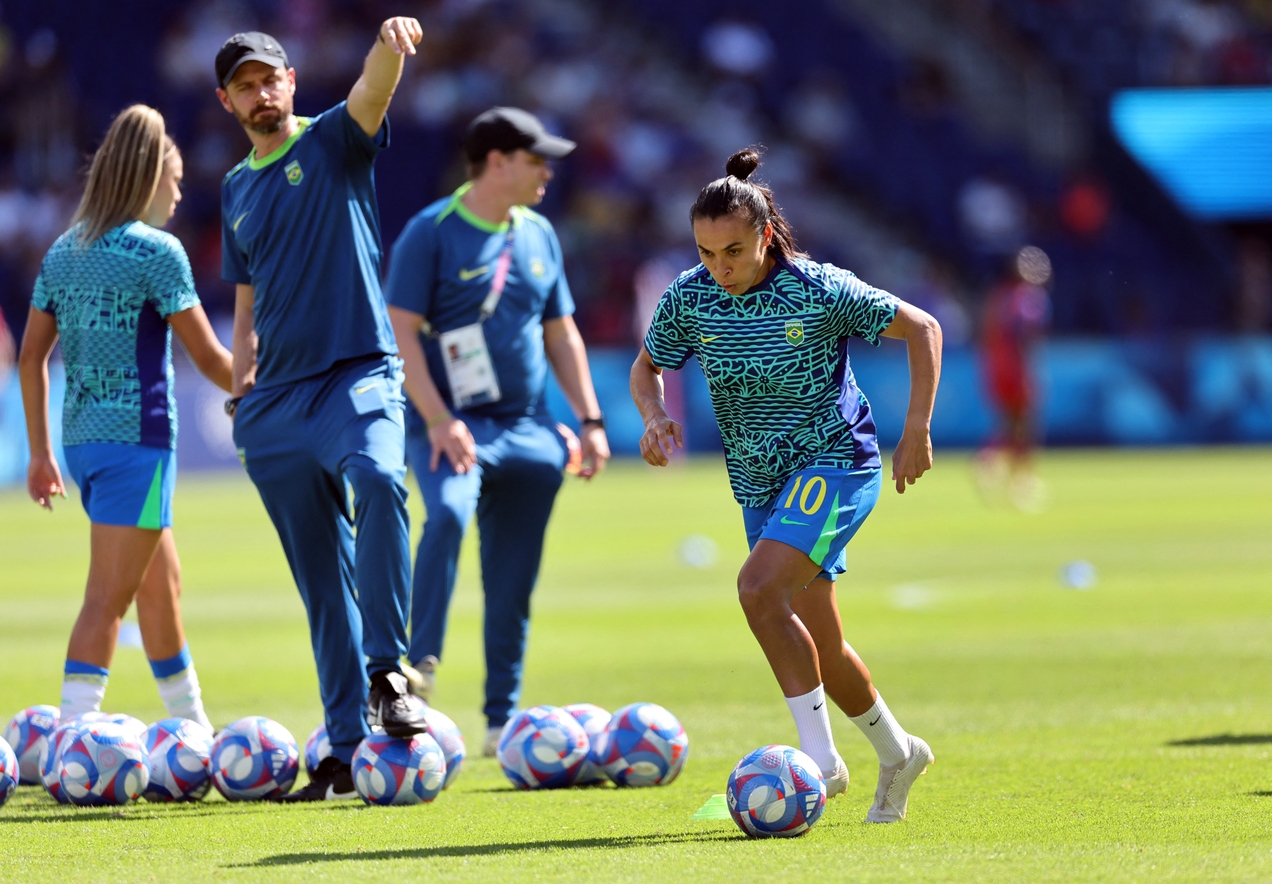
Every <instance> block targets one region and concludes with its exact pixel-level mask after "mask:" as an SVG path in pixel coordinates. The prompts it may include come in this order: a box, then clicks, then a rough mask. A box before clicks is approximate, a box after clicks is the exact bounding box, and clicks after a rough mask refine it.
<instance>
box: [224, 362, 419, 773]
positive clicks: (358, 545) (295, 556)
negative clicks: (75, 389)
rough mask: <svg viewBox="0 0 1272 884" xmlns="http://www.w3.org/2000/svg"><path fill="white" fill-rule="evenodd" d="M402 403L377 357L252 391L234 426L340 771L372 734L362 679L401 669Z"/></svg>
mask: <svg viewBox="0 0 1272 884" xmlns="http://www.w3.org/2000/svg"><path fill="white" fill-rule="evenodd" d="M403 404H404V400H403V397H402V370H401V361H400V360H398V359H397V358H396V357H392V356H382V357H373V358H370V359H365V360H357V361H351V362H346V363H342V364H339V365H337V366H335V367H333V368H332V369H331V370H330V371H328V372H326V373H325V374H322V375H318V376H317V377H313V378H306V379H305V380H302V381H298V382H297V383H294V384H288V385H285V386H279V387H271V388H269V389H266V390H254V391H253V392H251V393H250V394H248V396H247V397H246V398H245V399H244V400H243V401H242V402H241V403H240V404H239V409H238V413H237V414H236V415H235V418H234V442H235V445H237V446H238V450H239V455H240V457H242V458H243V464H244V466H245V467H246V468H247V473H248V475H249V476H250V477H251V479H252V482H253V483H255V485H256V488H257V491H259V492H260V495H261V500H262V501H263V502H264V503H265V509H266V510H267V511H268V512H269V516H270V518H271V519H272V520H273V522H274V527H275V528H276V529H277V530H278V538H279V540H281V541H282V544H283V551H284V552H285V553H286V555H287V562H288V564H289V565H291V571H292V576H293V577H294V578H295V580H296V586H297V588H298V589H299V590H300V597H301V599H302V600H303V601H304V603H305V610H306V611H307V612H308V614H309V632H310V638H311V639H312V641H313V649H314V660H315V662H316V663H317V665H318V688H319V691H320V692H321V694H322V703H323V707H324V708H325V709H326V721H327V733H328V736H329V738H330V739H331V747H332V753H333V754H334V755H335V756H336V757H337V758H340V759H341V760H342V761H346V762H347V761H349V760H350V758H352V756H353V751H354V749H356V748H357V745H358V743H359V742H361V741H362V738H363V737H364V736H366V734H367V725H366V718H365V714H366V697H367V674H368V673H369V672H376V671H378V670H381V669H397V668H398V662H399V660H400V659H401V656H402V654H403V653H404V652H405V651H406V606H407V603H408V586H409V583H410V576H411V571H410V568H411V564H410V556H411V550H410V526H409V521H408V516H407V511H406V496H407V491H406V484H405V481H406V463H405V434H404V430H403V410H402V409H403ZM346 483H347V484H346ZM349 488H351V489H352V491H353V505H352V509H351V507H350V502H349V493H348V489H349ZM355 532H356V542H355Z"/></svg>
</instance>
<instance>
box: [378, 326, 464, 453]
mask: <svg viewBox="0 0 1272 884" xmlns="http://www.w3.org/2000/svg"><path fill="white" fill-rule="evenodd" d="M389 321H390V322H392V323H393V335H394V337H396V338H397V342H398V355H399V356H401V357H402V370H403V372H404V373H405V375H406V395H407V396H410V397H411V403H412V404H413V405H414V406H415V410H416V411H418V412H419V413H420V417H422V418H423V419H424V426H425V427H426V428H427V431H428V441H429V444H430V445H431V446H432V449H433V452H432V455H431V456H430V458H429V464H428V468H429V470H430V471H432V472H436V471H437V465H438V463H440V462H441V456H442V455H443V454H445V455H446V459H447V460H448V461H450V465H451V468H452V469H454V470H455V472H457V473H461V474H463V473H466V472H468V471H469V470H470V469H472V468H473V466H474V465H475V464H476V463H477V442H476V440H474V439H473V434H472V433H471V432H470V431H469V429H468V425H467V424H465V423H464V422H463V421H461V420H459V419H458V418H456V417H455V416H454V415H453V414H451V413H450V409H448V408H447V407H446V400H445V399H443V398H442V394H441V393H439V392H438V391H437V384H435V383H433V376H432V375H431V374H430V373H429V370H428V360H426V359H425V358H424V348H423V346H421V345H420V329H421V328H422V327H423V326H424V317H423V316H421V315H420V314H418V313H412V312H411V311H410V310H403V309H402V308H401V307H397V306H395V305H393V304H390V305H389Z"/></svg>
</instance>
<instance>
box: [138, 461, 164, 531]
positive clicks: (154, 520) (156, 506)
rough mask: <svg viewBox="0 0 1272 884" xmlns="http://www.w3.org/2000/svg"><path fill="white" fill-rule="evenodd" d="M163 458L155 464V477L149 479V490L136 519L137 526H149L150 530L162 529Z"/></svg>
mask: <svg viewBox="0 0 1272 884" xmlns="http://www.w3.org/2000/svg"><path fill="white" fill-rule="evenodd" d="M162 516H163V458H162V457H161V458H159V462H158V463H157V464H155V477H154V478H153V479H151V480H150V491H149V492H148V493H147V494H146V503H145V504H144V505H143V506H142V508H141V518H139V519H138V520H137V527H138V528H149V529H151V530H152V531H160V530H162V529H163V519H162Z"/></svg>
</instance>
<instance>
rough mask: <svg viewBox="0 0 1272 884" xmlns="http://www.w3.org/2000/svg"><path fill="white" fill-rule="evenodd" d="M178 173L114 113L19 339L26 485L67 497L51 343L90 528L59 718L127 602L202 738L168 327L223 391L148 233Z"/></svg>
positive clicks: (175, 260) (110, 648)
mask: <svg viewBox="0 0 1272 884" xmlns="http://www.w3.org/2000/svg"><path fill="white" fill-rule="evenodd" d="M181 177H182V163H181V154H180V153H179V152H178V150H177V148H176V145H174V144H173V142H172V139H171V138H169V137H168V136H167V134H166V133H165V131H164V121H163V117H162V116H160V115H159V112H158V111H156V110H154V109H153V108H149V107H146V106H144V105H133V106H132V107H130V108H128V109H126V110H125V111H123V112H122V113H121V114H119V116H117V117H116V118H115V120H114V122H113V123H111V126H110V129H109V131H108V132H107V133H106V138H105V139H104V140H103V141H102V145H101V147H100V148H98V150H97V153H96V154H95V155H94V156H93V163H92V166H91V168H90V170H89V173H88V183H87V185H86V187H85V188H84V196H83V199H82V200H81V201H80V205H79V209H78V211H76V213H75V217H74V219H73V221H72V223H71V227H70V229H69V230H67V231H66V232H65V233H63V234H62V236H60V237H59V238H58V239H57V241H56V242H55V243H53V246H52V247H51V248H50V249H49V251H48V254H47V255H45V256H44V261H43V263H42V264H41V265H40V274H39V277H38V278H37V279H36V282H35V293H34V295H33V297H32V299H31V309H30V313H29V315H28V318H27V327H26V334H25V335H24V336H23V339H22V352H21V355H20V356H19V360H18V365H19V374H20V377H21V381H22V400H23V406H24V408H25V410H26V421H27V437H28V441H29V443H30V447H31V464H30V467H29V469H28V471H27V490H28V491H29V493H30V495H31V498H32V500H34V501H35V502H36V503H38V504H40V505H41V506H43V507H46V508H48V509H52V508H53V498H54V497H56V496H58V495H61V496H62V497H65V496H66V489H65V485H64V482H63V479H62V473H61V470H60V469H59V467H58V464H57V461H56V460H55V459H54V456H53V447H52V442H51V440H50V435H49V416H48V404H49V403H48V399H49V374H48V360H49V354H50V353H51V352H52V350H53V345H54V343H56V342H57V340H58V339H59V338H60V339H61V342H62V358H63V361H64V362H65V365H66V399H65V401H64V403H63V406H62V444H63V449H64V451H65V454H66V463H67V466H69V467H70V471H71V476H72V477H73V478H74V479H75V483H76V484H77V485H78V486H79V489H80V499H81V501H82V503H83V505H84V509H85V511H87V513H88V517H89V520H90V522H91V523H92V527H91V529H90V537H91V558H90V561H89V568H88V585H87V588H86V589H85V592H84V604H83V606H82V607H81V608H80V613H79V617H78V618H77V619H76V621H75V627H74V629H73V630H72V631H71V640H70V644H69V646H68V647H67V651H66V666H65V671H64V675H63V681H62V707H61V713H62V720H63V721H65V720H68V719H70V718H73V717H74V716H76V715H79V714H81V713H84V712H89V711H98V710H100V709H101V703H102V699H103V697H104V696H105V694H106V682H107V679H108V678H109V676H110V664H111V659H112V658H113V657H114V654H115V641H116V638H117V637H118V634H119V624H120V620H121V618H122V617H123V616H124V613H125V612H126V611H127V610H128V606H129V605H131V604H132V602H133V600H134V598H135V599H136V601H137V619H138V621H139V625H140V626H141V637H142V643H143V645H144V646H145V650H146V656H147V657H148V658H149V660H150V667H151V670H152V671H153V673H154V676H155V679H156V681H157V682H158V685H159V693H160V695H161V696H162V697H163V702H164V705H165V706H166V707H167V710H168V714H169V715H173V716H179V717H182V718H189V719H191V720H193V721H196V722H198V723H199V724H201V725H203V726H204V727H207V728H209V729H211V727H212V725H211V722H209V721H208V717H207V714H206V713H205V712H204V709H203V700H202V696H201V692H200V689H199V679H198V675H197V674H196V672H195V669H194V661H193V659H192V658H191V656H190V649H189V646H188V645H187V643H186V640H185V633H184V630H183V629H182V626H181V613H180V605H179V601H178V599H179V597H180V595H181V568H180V564H179V562H178V560H177V547H176V544H175V543H174V542H173V539H172V495H173V490H174V489H175V487H176V480H177V459H176V444H177V409H176V400H175V398H174V396H173V372H172V355H171V354H172V332H173V331H174V330H175V331H176V333H177V336H178V337H179V338H180V339H181V343H182V344H183V345H184V346H185V348H186V352H187V353H189V355H190V358H191V359H192V360H193V361H194V363H195V365H196V366H198V368H199V370H200V371H201V372H203V374H204V375H206V376H207V377H208V378H209V379H210V380H211V381H212V382H213V383H215V384H216V385H217V386H219V387H221V388H222V389H225V390H228V389H229V388H230V353H229V351H228V350H226V349H225V348H224V347H222V346H221V344H220V343H219V342H218V341H217V339H216V335H215V334H214V333H213V331H212V327H211V325H209V323H208V319H207V316H206V315H205V314H204V312H203V308H202V307H201V306H200V304H199V297H198V295H197V294H196V293H195V290H194V278H193V276H192V275H191V273H190V262H189V260H188V259H187V258H186V253H185V250H184V249H183V248H182V247H181V243H180V241H179V240H177V238H176V237H175V236H172V235H171V234H169V233H165V232H164V231H163V230H161V229H160V228H162V227H163V226H164V225H165V224H167V223H168V220H169V219H170V218H171V217H172V215H173V212H175V211H176V206H177V203H178V202H179V201H180V200H181Z"/></svg>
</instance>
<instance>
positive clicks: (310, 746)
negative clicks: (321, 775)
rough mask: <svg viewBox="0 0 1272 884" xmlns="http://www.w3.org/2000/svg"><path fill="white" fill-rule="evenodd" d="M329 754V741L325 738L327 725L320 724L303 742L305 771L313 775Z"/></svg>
mask: <svg viewBox="0 0 1272 884" xmlns="http://www.w3.org/2000/svg"><path fill="white" fill-rule="evenodd" d="M330 754H331V740H329V739H328V738H327V725H325V724H320V725H318V726H317V727H316V728H314V729H313V730H312V731H310V732H309V739H307V740H305V771H306V772H307V773H308V774H309V775H310V776H313V775H314V771H316V770H317V769H318V765H319V764H321V763H322V760H323V759H324V758H326V757H327V756H329V755H330Z"/></svg>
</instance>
